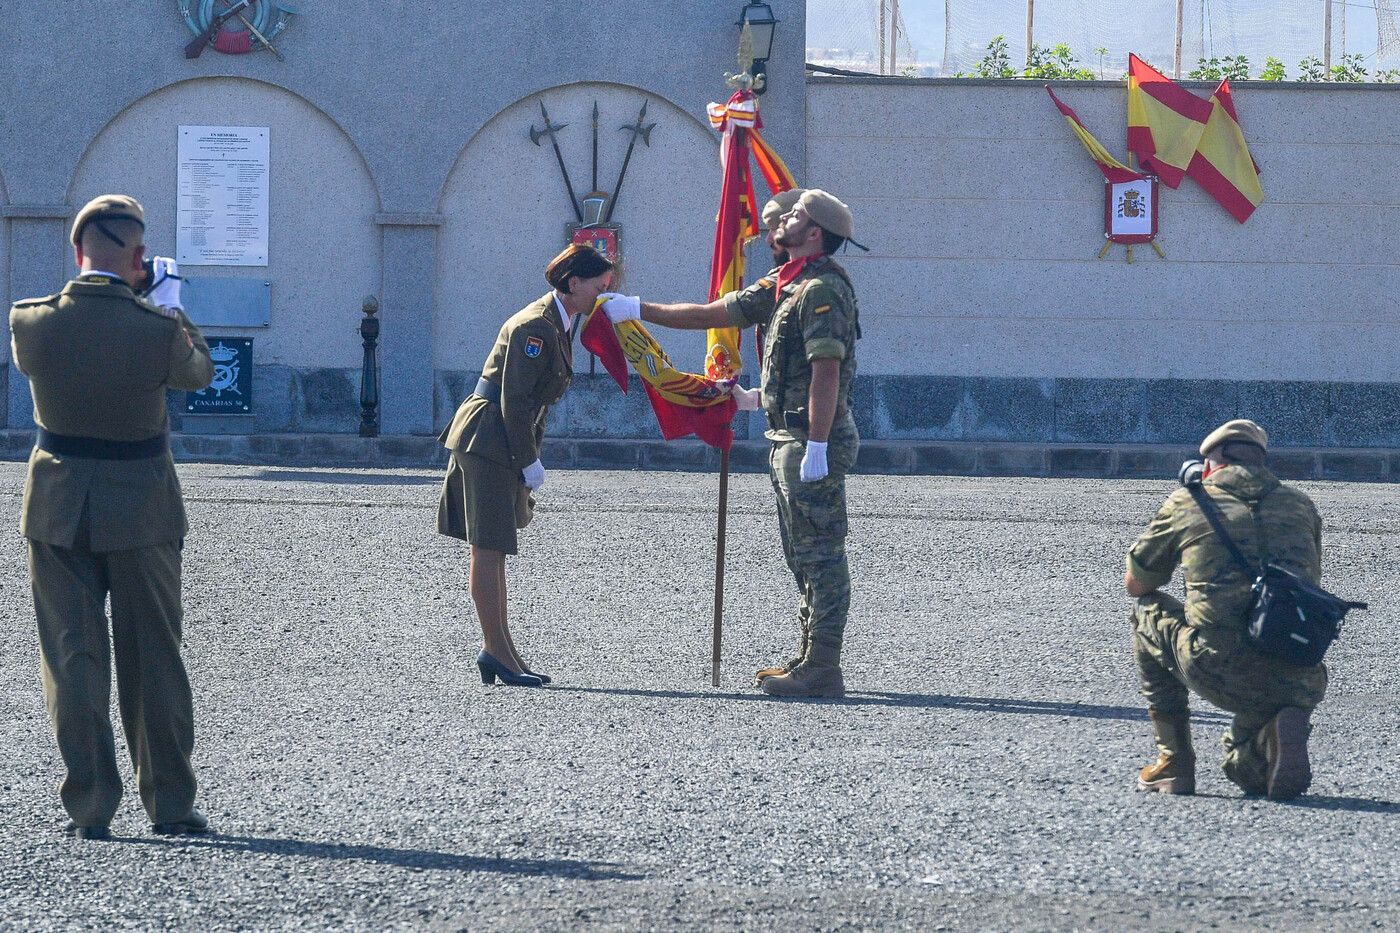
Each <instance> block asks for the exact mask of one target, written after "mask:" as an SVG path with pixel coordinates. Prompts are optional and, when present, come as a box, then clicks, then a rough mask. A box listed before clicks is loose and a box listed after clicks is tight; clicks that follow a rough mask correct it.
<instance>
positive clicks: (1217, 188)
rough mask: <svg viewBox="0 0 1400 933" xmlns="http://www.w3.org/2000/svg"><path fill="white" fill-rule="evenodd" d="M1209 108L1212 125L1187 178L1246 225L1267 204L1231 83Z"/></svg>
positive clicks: (1223, 84)
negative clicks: (1232, 95)
mask: <svg viewBox="0 0 1400 933" xmlns="http://www.w3.org/2000/svg"><path fill="white" fill-rule="evenodd" d="M1210 104H1211V111H1210V121H1209V122H1207V123H1206V131H1205V132H1204V133H1203V134H1202V135H1201V142H1200V145H1199V146H1197V148H1196V154H1195V155H1194V156H1193V157H1192V159H1191V164H1190V166H1189V167H1188V168H1187V171H1186V174H1188V175H1190V176H1191V177H1192V178H1193V179H1195V181H1196V184H1198V185H1200V186H1201V187H1202V188H1204V189H1206V191H1207V192H1209V193H1210V196H1211V197H1213V198H1215V200H1217V201H1219V202H1220V206H1221V207H1223V208H1225V210H1227V211H1229V213H1230V216H1231V217H1233V218H1235V219H1236V220H1238V221H1239V222H1240V223H1244V222H1245V221H1246V220H1248V219H1249V215H1250V214H1253V213H1254V209H1255V208H1256V207H1258V206H1259V205H1260V204H1262V203H1263V201H1264V188H1263V186H1261V185H1260V184H1259V166H1258V165H1255V164H1254V159H1253V158H1252V157H1251V156H1250V154H1249V144H1248V143H1246V142H1245V141H1244V130H1242V129H1240V118H1239V117H1238V116H1237V115H1236V113H1235V101H1234V99H1233V98H1232V97H1231V96H1230V82H1229V81H1228V80H1225V81H1221V82H1220V86H1219V87H1218V88H1216V89H1215V93H1214V94H1213V95H1211V98H1210Z"/></svg>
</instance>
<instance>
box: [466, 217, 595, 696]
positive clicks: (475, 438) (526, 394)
mask: <svg viewBox="0 0 1400 933" xmlns="http://www.w3.org/2000/svg"><path fill="white" fill-rule="evenodd" d="M612 270H613V264H612V263H611V262H609V261H608V259H607V258H606V257H604V256H603V255H602V254H601V253H599V252H598V251H597V250H595V249H593V248H592V247H591V246H584V245H577V244H576V245H573V246H570V247H568V248H567V249H565V250H564V251H563V252H562V253H560V254H559V255H558V256H556V257H554V259H553V261H551V262H550V264H549V266H548V267H547V268H546V269H545V280H546V281H548V282H549V285H550V291H549V292H548V293H546V294H545V295H544V296H543V297H541V298H540V299H538V300H537V301H534V302H531V303H530V304H529V305H527V306H526V307H525V308H524V309H523V310H521V311H519V312H517V313H516V314H514V315H513V316H512V317H511V318H510V319H509V320H507V321H506V322H505V324H504V325H503V326H502V327H501V332H500V334H499V335H498V336H497V337H496V344H495V346H493V347H492V348H491V352H490V353H489V354H488V355H487V357H486V363H485V364H484V365H483V366H482V372H481V378H480V379H479V380H478V381H477V384H476V389H475V390H474V391H473V392H472V394H471V395H469V396H467V398H466V400H465V401H463V402H462V404H461V405H460V406H459V407H458V408H457V413H456V414H455V415H454V416H453V418H452V423H451V424H449V425H448V426H447V429H446V430H445V431H443V432H442V436H441V437H440V438H439V439H440V440H441V441H442V444H443V446H444V447H446V448H447V449H448V450H449V451H451V452H452V459H451V462H450V463H449V464H448V467H447V476H446V478H445V479H444V481H443V489H442V499H441V501H440V503H439V506H438V532H439V533H440V534H444V535H448V536H450V537H453V538H458V539H460V540H463V541H466V542H468V543H469V544H470V545H471V570H470V574H469V577H470V582H471V593H472V602H473V604H474V605H475V606H476V613H477V617H478V619H479V620H480V622H481V631H482V637H483V641H484V642H485V644H484V646H483V648H482V651H481V653H480V654H478V655H477V660H476V664H477V668H478V669H479V670H480V672H481V681H482V683H486V684H490V683H494V682H495V680H496V678H498V677H499V678H500V679H501V681H502V682H503V683H507V684H510V685H513V686H525V687H538V686H541V685H542V684H546V683H549V682H550V678H548V677H546V676H545V675H543V674H538V673H536V672H534V671H531V670H530V669H529V668H528V667H527V666H526V665H525V662H524V661H523V660H522V659H521V657H520V655H519V653H518V652H517V651H516V650H515V644H514V642H513V641H512V640H511V636H510V626H509V625H508V624H507V621H506V563H505V560H506V555H507V554H514V553H516V546H517V541H516V534H515V533H516V530H517V529H519V528H524V527H525V525H526V524H527V523H528V522H529V521H530V517H531V515H532V510H533V505H534V500H533V499H531V497H530V493H531V492H533V491H535V490H537V489H539V488H540V487H541V486H543V485H544V464H543V463H541V462H540V446H541V445H542V444H543V443H544V423H545V418H546V416H548V414H549V408H550V406H551V405H553V404H555V403H556V402H558V401H559V399H561V398H563V396H564V392H565V391H566V390H567V389H568V388H569V384H570V383H571V382H572V380H573V334H574V331H575V330H577V325H578V322H579V321H580V320H581V319H582V318H583V316H584V315H585V314H587V313H588V312H589V311H590V310H592V308H593V304H594V302H595V301H596V300H597V298H598V295H599V294H600V293H601V292H603V291H604V290H605V289H606V288H607V287H608V285H609V284H610V283H611V281H612Z"/></svg>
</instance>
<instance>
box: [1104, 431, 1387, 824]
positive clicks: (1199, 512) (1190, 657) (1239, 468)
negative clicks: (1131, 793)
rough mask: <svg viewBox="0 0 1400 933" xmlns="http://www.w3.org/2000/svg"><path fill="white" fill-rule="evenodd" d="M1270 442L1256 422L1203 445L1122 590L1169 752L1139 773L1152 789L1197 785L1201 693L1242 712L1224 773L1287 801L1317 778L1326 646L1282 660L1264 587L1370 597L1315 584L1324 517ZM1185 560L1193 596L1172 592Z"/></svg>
mask: <svg viewBox="0 0 1400 933" xmlns="http://www.w3.org/2000/svg"><path fill="white" fill-rule="evenodd" d="M1268 446H1269V438H1268V434H1267V433H1266V432H1265V431H1264V429H1263V428H1261V427H1260V426H1259V425H1257V424H1255V423H1254V422H1253V421H1247V420H1244V419H1239V420H1235V421H1230V422H1227V423H1225V424H1223V425H1221V426H1220V427H1218V428H1216V429H1215V430H1214V431H1212V432H1211V433H1210V435H1209V436H1207V437H1206V439H1205V440H1204V441H1203V442H1202V443H1201V447H1200V452H1201V456H1202V457H1203V458H1205V462H1204V463H1201V462H1199V461H1189V462H1188V463H1186V464H1185V465H1184V466H1183V467H1182V472H1181V476H1180V479H1181V481H1182V488H1180V489H1178V490H1176V491H1175V492H1173V493H1172V494H1171V496H1169V497H1168V498H1167V501H1166V502H1165V503H1163V505H1162V507H1161V508H1160V509H1159V510H1158V512H1157V515H1156V517H1154V518H1153V519H1152V522H1151V524H1150V525H1148V527H1147V530H1146V531H1144V532H1143V533H1142V535H1141V536H1140V537H1139V538H1138V539H1137V541H1136V543H1134V544H1133V546H1132V548H1131V550H1129V551H1128V558H1127V565H1128V568H1127V573H1126V575H1125V577H1124V586H1125V587H1126V588H1127V591H1128V595H1130V596H1132V597H1134V598H1135V600H1136V602H1135V604H1134V606H1133V612H1132V623H1133V648H1134V653H1135V655H1136V657H1137V665H1138V670H1139V672H1140V673H1141V676H1142V693H1143V696H1145V697H1146V698H1147V704H1148V715H1149V716H1150V717H1151V720H1152V725H1153V728H1154V731H1155V732H1156V738H1157V749H1158V757H1157V760H1156V762H1154V763H1153V764H1150V765H1148V766H1147V767H1145V768H1143V769H1142V771H1141V773H1140V774H1139V776H1138V782H1137V783H1138V788H1139V789H1141V790H1147V791H1157V792H1159V793H1167V794H1191V793H1194V792H1195V787H1196V770H1195V769H1196V757H1195V752H1194V750H1193V749H1192V746H1191V726H1190V713H1189V710H1188V707H1187V701H1188V698H1189V696H1190V693H1191V692H1192V691H1194V692H1195V693H1197V694H1199V695H1200V696H1202V697H1204V698H1205V699H1207V700H1209V701H1210V702H1211V703H1212V704H1214V705H1215V706H1218V707H1220V708H1221V709H1224V710H1228V711H1229V712H1231V713H1234V716H1235V718H1234V721H1233V722H1232V723H1231V726H1230V729H1229V731H1228V732H1226V734H1225V739H1224V744H1225V761H1224V770H1225V774H1226V776H1227V777H1229V779H1230V780H1231V781H1233V782H1234V783H1235V784H1237V785H1239V786H1240V787H1241V788H1242V789H1243V790H1244V792H1245V793H1246V794H1258V795H1263V794H1267V795H1268V796H1269V798H1270V799H1273V800H1287V799H1291V798H1293V797H1296V796H1298V795H1299V794H1301V793H1303V791H1305V790H1306V789H1307V787H1308V784H1309V783H1310V781H1311V779H1312V772H1311V766H1310V763H1309V761H1308V749H1307V743H1308V735H1309V733H1310V731H1311V726H1310V724H1309V721H1308V720H1309V716H1310V715H1311V713H1312V710H1313V708H1314V707H1316V706H1317V704H1318V703H1320V702H1321V701H1322V698H1323V695H1324V694H1325V693H1326V690H1327V668H1326V667H1325V666H1323V664H1322V663H1321V651H1325V649H1326V643H1323V644H1321V645H1320V646H1319V647H1320V651H1316V652H1315V653H1314V654H1313V655H1312V656H1310V657H1305V658H1300V657H1297V656H1291V655H1290V656H1288V657H1285V656H1281V655H1280V654H1278V653H1277V652H1276V651H1275V650H1274V648H1273V647H1272V646H1271V645H1269V644H1268V643H1267V642H1265V641H1261V640H1260V639H1259V637H1258V632H1256V628H1257V627H1258V619H1257V618H1256V617H1257V616H1259V615H1260V613H1261V611H1262V610H1263V609H1264V608H1267V606H1265V605H1262V604H1261V599H1260V593H1259V592H1258V591H1259V589H1260V588H1261V587H1264V582H1261V581H1266V579H1267V581H1275V580H1276V578H1277V579H1282V580H1283V581H1284V582H1285V583H1286V582H1288V581H1289V580H1292V581H1294V585H1296V586H1297V587H1302V588H1305V589H1307V590H1308V593H1307V594H1301V595H1311V594H1313V593H1316V594H1319V596H1318V598H1319V599H1324V600H1333V601H1334V602H1336V603H1341V604H1342V605H1343V606H1344V607H1348V608H1357V607H1358V606H1359V605H1360V604H1351V603H1344V602H1343V601H1341V600H1336V599H1335V597H1332V596H1330V594H1327V593H1325V592H1323V591H1322V590H1320V589H1319V588H1318V587H1317V586H1316V584H1317V583H1318V581H1319V579H1320V578H1321V576H1322V519H1321V518H1320V517H1319V515H1318V512H1317V508H1316V507H1315V506H1314V505H1313V502H1312V500H1311V499H1310V498H1308V496H1307V495H1306V494H1304V493H1302V492H1300V491H1298V490H1296V489H1293V488H1291V487H1288V486H1285V485H1283V484H1282V483H1280V482H1279V480H1278V478H1277V477H1276V476H1274V474H1273V473H1272V472H1270V470H1269V468H1268V467H1267V466H1266V465H1265V462H1266V459H1267V452H1268ZM1178 565H1180V567H1181V568H1182V573H1183V576H1184V577H1185V583H1186V600H1185V602H1184V603H1183V602H1182V601H1181V600H1178V599H1176V598H1174V597H1172V596H1168V595H1167V594H1165V593H1163V592H1161V588H1162V587H1164V586H1166V585H1167V583H1168V582H1169V581H1170V580H1171V577H1172V574H1173V572H1174V571H1175V569H1176V568H1177V566H1178ZM1275 588H1276V589H1277V585H1276V586H1275ZM1265 589H1267V587H1265ZM1275 595H1276V594H1275ZM1271 598H1272V597H1270V596H1265V598H1264V600H1263V601H1262V602H1263V603H1268V602H1269V600H1270V599H1271ZM1300 606H1302V604H1297V605H1294V604H1291V603H1290V605H1289V607H1288V608H1289V610H1290V611H1291V612H1292V611H1296V612H1297V613H1298V615H1297V618H1295V619H1294V625H1295V627H1296V625H1297V622H1298V619H1303V618H1304V616H1305V615H1306V613H1305V612H1303V611H1302V609H1300ZM1274 608H1275V609H1277V608H1280V607H1278V606H1275V607H1274ZM1305 608H1306V607H1305ZM1345 611H1346V609H1345V608H1342V609H1341V613H1342V614H1344V613H1345ZM1273 615H1274V616H1278V615H1279V613H1277V612H1274V613H1273ZM1264 621H1265V622H1268V621H1269V620H1268V619H1265V620H1264ZM1274 621H1275V622H1277V619H1275V620H1274ZM1335 621H1336V622H1337V623H1339V622H1340V618H1339V617H1338V618H1337V619H1336V620H1335ZM1332 637H1335V631H1334V632H1333V633H1332ZM1306 639H1307V636H1306V635H1305V634H1302V630H1290V631H1287V632H1286V633H1285V634H1284V641H1285V642H1292V643H1293V644H1294V645H1295V647H1301V646H1299V645H1298V644H1297V641H1306ZM1330 640H1331V639H1330V638H1328V639H1326V642H1330ZM1299 661H1302V662H1304V663H1298V662H1299Z"/></svg>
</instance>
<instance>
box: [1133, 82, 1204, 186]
mask: <svg viewBox="0 0 1400 933" xmlns="http://www.w3.org/2000/svg"><path fill="white" fill-rule="evenodd" d="M1210 113H1211V105H1210V103H1209V102H1208V101H1204V100H1201V99H1200V98H1199V97H1197V96H1196V95H1195V94H1192V93H1191V92H1190V91H1188V90H1186V88H1184V87H1182V86H1181V85H1179V84H1177V83H1176V82H1175V81H1173V80H1172V79H1171V78H1168V77H1167V76H1166V75H1164V74H1162V73H1161V72H1160V71H1158V70H1157V69H1155V68H1153V67H1152V66H1151V65H1149V64H1147V62H1145V61H1143V60H1142V59H1140V58H1138V57H1137V56H1136V55H1129V56H1128V151H1129V152H1133V153H1135V154H1136V155H1137V157H1138V162H1139V164H1141V165H1142V167H1143V168H1144V169H1145V170H1147V171H1149V172H1152V173H1153V174H1154V175H1156V176H1157V177H1158V178H1160V179H1161V180H1162V184H1164V185H1166V186H1167V187H1168V188H1176V187H1179V186H1180V185H1181V180H1182V179H1183V178H1185V177H1186V170H1187V168H1188V167H1189V166H1190V165H1191V160H1192V159H1193V158H1194V157H1195V155H1196V148H1197V146H1198V145H1199V144H1200V142H1201V135H1202V134H1203V133H1205V131H1206V123H1207V122H1209V120H1210Z"/></svg>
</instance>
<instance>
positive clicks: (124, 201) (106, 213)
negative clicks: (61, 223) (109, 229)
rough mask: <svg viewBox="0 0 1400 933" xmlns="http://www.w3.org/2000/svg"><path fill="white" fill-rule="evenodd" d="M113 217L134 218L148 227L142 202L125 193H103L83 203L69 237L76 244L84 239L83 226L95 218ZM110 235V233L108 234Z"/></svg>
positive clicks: (113, 218) (120, 218)
mask: <svg viewBox="0 0 1400 933" xmlns="http://www.w3.org/2000/svg"><path fill="white" fill-rule="evenodd" d="M103 218H111V219H112V220H132V221H135V222H136V223H138V224H140V225H141V228H142V229H143V230H144V229H145V227H146V211H145V209H144V208H143V207H141V202H140V201H137V200H136V199H135V198H133V197H130V196H129V195H125V194H103V195H98V196H97V197H95V198H93V199H92V200H91V201H89V202H87V203H86V204H84V205H83V209H82V210H80V211H78V216H77V217H75V218H73V232H72V233H71V234H69V236H68V239H69V240H71V241H72V243H73V245H74V246H77V245H78V241H79V240H80V239H82V236H83V228H84V227H86V226H87V225H88V224H89V223H91V222H92V221H94V220H101V219H103ZM108 235H109V236H110V234H108Z"/></svg>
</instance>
